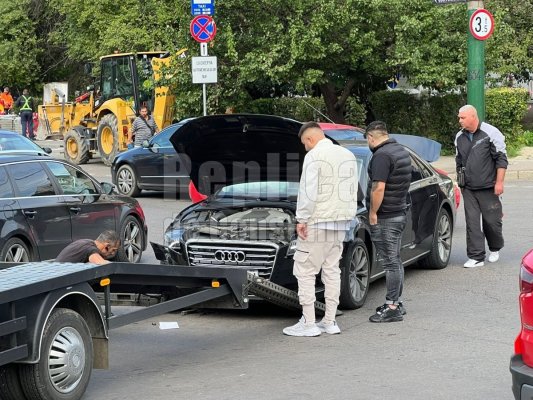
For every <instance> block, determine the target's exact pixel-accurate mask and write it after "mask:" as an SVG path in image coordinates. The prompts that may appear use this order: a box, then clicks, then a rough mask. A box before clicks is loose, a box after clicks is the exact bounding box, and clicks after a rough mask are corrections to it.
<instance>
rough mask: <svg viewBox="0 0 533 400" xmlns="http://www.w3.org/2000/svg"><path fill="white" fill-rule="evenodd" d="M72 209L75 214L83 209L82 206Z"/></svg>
mask: <svg viewBox="0 0 533 400" xmlns="http://www.w3.org/2000/svg"><path fill="white" fill-rule="evenodd" d="M70 211H72V212H73V213H74V214H78V213H79V212H80V211H81V208H79V207H70Z"/></svg>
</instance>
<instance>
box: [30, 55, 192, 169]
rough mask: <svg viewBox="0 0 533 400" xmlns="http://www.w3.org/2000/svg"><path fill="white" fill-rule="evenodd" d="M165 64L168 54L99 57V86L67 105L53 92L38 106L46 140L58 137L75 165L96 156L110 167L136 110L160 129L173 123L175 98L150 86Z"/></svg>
mask: <svg viewBox="0 0 533 400" xmlns="http://www.w3.org/2000/svg"><path fill="white" fill-rule="evenodd" d="M184 51H185V49H184V50H180V51H179V52H178V53H177V54H176V55H175V56H179V55H181V54H182V53H183V52H184ZM173 56H174V55H173ZM170 60H171V56H170V54H169V53H165V52H156V51H153V52H141V53H122V54H112V55H108V56H104V57H101V58H100V79H99V82H97V83H96V84H95V85H92V86H91V87H89V92H88V93H85V94H83V95H81V96H79V97H78V98H77V99H76V101H74V102H67V101H66V99H65V96H64V95H63V93H61V91H60V90H58V89H57V90H52V100H51V102H49V103H46V104H44V105H41V106H39V122H40V125H41V127H43V128H44V129H45V130H46V136H60V137H62V138H63V140H64V151H65V158H66V159H67V160H69V161H72V162H74V163H75V164H84V163H86V162H87V161H88V160H89V159H90V158H92V157H93V156H94V155H96V156H100V157H101V159H102V161H103V162H104V163H105V164H107V165H111V163H112V161H113V159H114V158H115V156H116V155H117V153H119V152H120V151H124V150H126V149H127V138H128V130H129V129H130V127H131V124H132V123H133V120H134V119H135V117H136V116H137V115H139V110H140V107H141V106H143V105H144V106H147V107H148V109H149V110H150V112H151V114H152V117H153V118H154V119H155V122H156V123H157V126H158V127H159V129H163V128H165V127H166V126H168V125H170V124H171V123H172V120H173V116H174V112H173V107H174V101H175V97H174V95H172V94H171V93H170V91H169V88H168V87H161V86H157V85H156V87H155V89H154V88H153V85H150V81H152V78H153V79H155V81H157V79H158V78H159V74H160V71H161V67H162V66H163V65H168V64H169V63H170Z"/></svg>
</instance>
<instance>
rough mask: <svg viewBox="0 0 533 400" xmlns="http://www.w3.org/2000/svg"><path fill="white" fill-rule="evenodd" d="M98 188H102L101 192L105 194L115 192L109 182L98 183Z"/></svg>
mask: <svg viewBox="0 0 533 400" xmlns="http://www.w3.org/2000/svg"><path fill="white" fill-rule="evenodd" d="M100 186H101V187H102V192H104V193H105V194H113V191H114V190H115V185H113V184H112V183H109V182H102V183H100Z"/></svg>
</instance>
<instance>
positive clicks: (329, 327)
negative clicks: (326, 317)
mask: <svg viewBox="0 0 533 400" xmlns="http://www.w3.org/2000/svg"><path fill="white" fill-rule="evenodd" d="M316 326H318V329H320V332H325V333H329V334H330V335H335V334H337V333H341V328H339V325H337V322H336V321H333V322H331V323H329V324H325V323H324V321H323V320H322V321H320V322H319V323H318V324H316Z"/></svg>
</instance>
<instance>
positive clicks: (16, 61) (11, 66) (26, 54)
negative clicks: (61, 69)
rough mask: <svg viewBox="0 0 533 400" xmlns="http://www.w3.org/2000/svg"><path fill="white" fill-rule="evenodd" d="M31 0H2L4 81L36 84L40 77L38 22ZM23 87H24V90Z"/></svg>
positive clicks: (1, 66) (0, 57)
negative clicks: (30, 12) (30, 11)
mask: <svg viewBox="0 0 533 400" xmlns="http://www.w3.org/2000/svg"><path fill="white" fill-rule="evenodd" d="M29 8H30V0H20V1H16V2H15V1H10V0H0V15H2V40H1V41H0V71H1V75H0V77H1V79H0V84H2V85H7V86H15V87H18V89H22V87H23V86H32V85H33V84H34V83H35V81H36V78H37V77H38V74H39V70H40V66H39V64H38V62H37V58H38V56H39V53H40V51H39V50H38V47H37V38H36V36H35V30H34V22H33V21H32V20H31V19H30V18H29V17H28V13H27V10H28V9H29ZM20 91H22V90H20Z"/></svg>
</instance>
